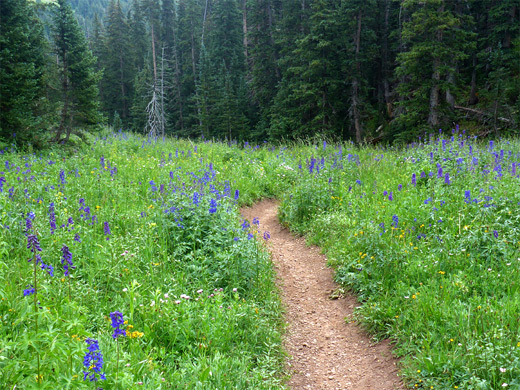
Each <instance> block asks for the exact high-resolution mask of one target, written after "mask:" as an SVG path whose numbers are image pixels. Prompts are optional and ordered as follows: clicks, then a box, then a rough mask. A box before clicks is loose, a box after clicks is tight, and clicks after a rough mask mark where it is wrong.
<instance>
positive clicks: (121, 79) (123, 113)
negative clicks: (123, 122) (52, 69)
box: [114, 48, 127, 130]
mask: <svg viewBox="0 0 520 390" xmlns="http://www.w3.org/2000/svg"><path fill="white" fill-rule="evenodd" d="M121 49H123V48H121ZM119 76H120V77H119V82H120V83H121V100H122V102H123V106H122V107H121V118H123V119H125V118H126V110H127V107H126V88H125V81H124V80H125V78H124V72H123V54H122V53H119ZM114 130H116V129H114Z"/></svg>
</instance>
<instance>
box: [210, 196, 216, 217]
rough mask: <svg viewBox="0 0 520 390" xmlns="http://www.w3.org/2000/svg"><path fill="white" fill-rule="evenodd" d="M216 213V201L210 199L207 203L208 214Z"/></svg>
mask: <svg viewBox="0 0 520 390" xmlns="http://www.w3.org/2000/svg"><path fill="white" fill-rule="evenodd" d="M216 212H217V201H216V200H215V199H213V198H212V199H211V200H210V201H209V213H210V214H214V213H216Z"/></svg>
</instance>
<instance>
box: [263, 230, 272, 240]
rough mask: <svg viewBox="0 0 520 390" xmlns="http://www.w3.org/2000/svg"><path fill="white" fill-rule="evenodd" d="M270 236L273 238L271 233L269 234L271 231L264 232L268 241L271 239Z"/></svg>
mask: <svg viewBox="0 0 520 390" xmlns="http://www.w3.org/2000/svg"><path fill="white" fill-rule="evenodd" d="M270 238H271V235H270V234H269V232H268V231H265V232H264V240H266V241H267V240H269V239H270Z"/></svg>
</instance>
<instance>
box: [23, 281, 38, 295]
mask: <svg viewBox="0 0 520 390" xmlns="http://www.w3.org/2000/svg"><path fill="white" fill-rule="evenodd" d="M26 287H27V288H26V289H25V290H23V296H24V297H26V296H29V295H32V294H34V293H36V289H35V288H34V287H33V285H32V284H28V285H27V286H26Z"/></svg>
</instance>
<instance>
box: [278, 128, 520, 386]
mask: <svg viewBox="0 0 520 390" xmlns="http://www.w3.org/2000/svg"><path fill="white" fill-rule="evenodd" d="M304 153H305V155H306V156H307V157H306V161H305V164H303V166H302V168H301V180H298V184H297V185H296V186H295V188H294V189H293V191H292V192H290V193H288V194H287V195H286V196H285V198H284V201H283V203H282V207H281V218H282V219H283V220H284V221H285V222H286V223H288V224H289V225H291V226H292V227H293V228H294V229H295V230H298V231H300V232H302V233H305V234H308V236H309V238H310V241H311V242H314V243H317V244H318V245H321V246H322V247H323V248H324V250H325V251H326V252H327V254H328V256H329V259H330V263H331V264H332V265H333V266H334V267H335V268H336V270H337V272H336V279H337V280H338V281H339V282H340V283H342V284H343V285H344V286H346V287H348V288H350V289H351V290H352V291H354V292H355V293H356V294H357V295H358V297H359V299H360V301H361V302H362V303H363V304H362V306H361V307H360V308H359V309H358V310H357V313H356V318H357V319H358V320H359V321H360V322H361V323H362V324H363V325H364V326H365V327H366V328H367V329H368V330H369V331H370V332H372V333H373V334H375V335H376V337H378V338H390V339H392V340H393V341H394V343H395V353H396V354H397V355H398V356H400V357H402V358H403V359H402V360H401V365H402V374H403V375H404V377H405V378H406V379H407V380H408V382H409V383H410V386H411V387H413V388H425V389H430V388H432V389H450V388H459V389H503V388H520V338H519V334H518V333H519V327H520V323H519V322H520V319H519V318H520V317H519V307H520V291H519V290H520V274H519V272H518V270H519V268H520V255H519V247H520V193H519V191H518V189H519V188H520V187H519V183H520V176H519V174H520V142H519V141H518V140H496V141H487V142H478V141H477V140H475V139H474V138H472V137H467V136H465V135H464V134H463V133H458V132H456V131H454V132H453V134H450V135H448V136H444V135H442V134H441V135H440V136H437V137H433V136H429V137H426V139H425V140H423V141H420V142H417V143H415V144H413V145H409V146H408V147H406V148H399V149H398V148H373V147H362V148H359V149H358V148H353V147H351V146H349V145H343V148H340V147H338V146H336V147H326V146H325V147H324V148H317V147H315V148H314V150H309V149H306V150H305V151H304Z"/></svg>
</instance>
